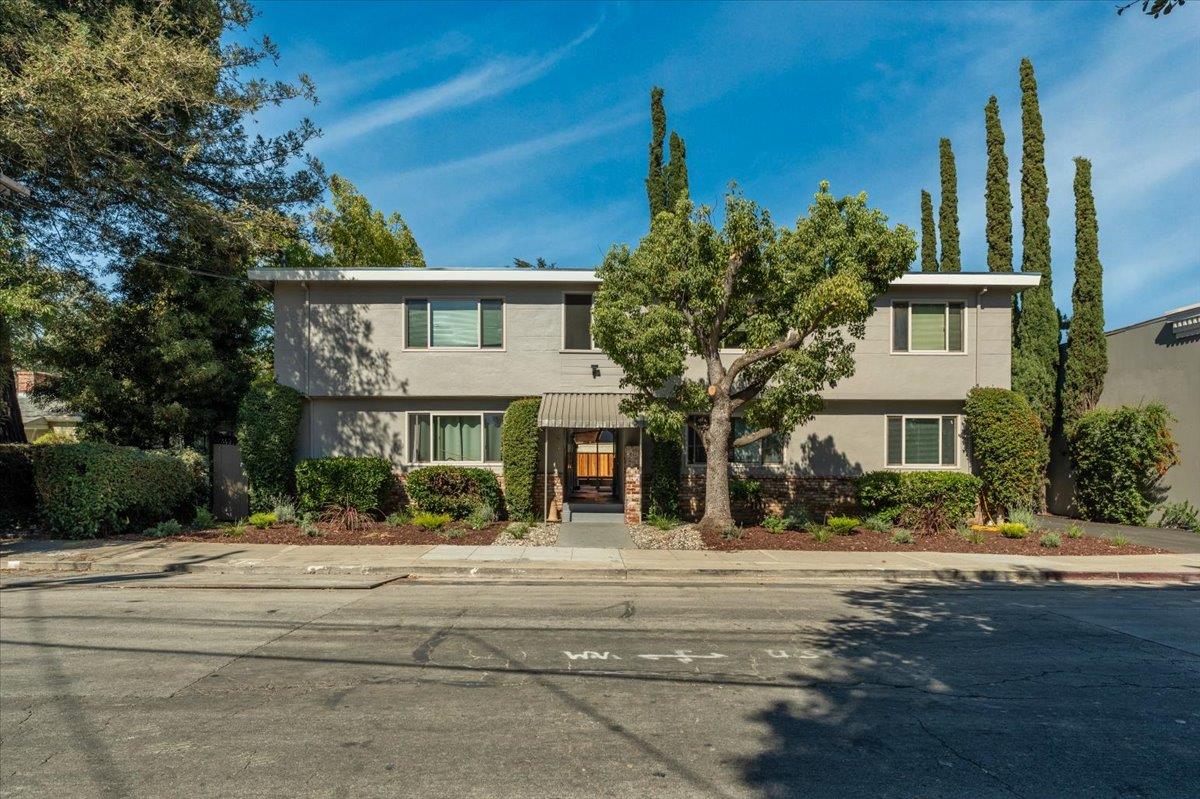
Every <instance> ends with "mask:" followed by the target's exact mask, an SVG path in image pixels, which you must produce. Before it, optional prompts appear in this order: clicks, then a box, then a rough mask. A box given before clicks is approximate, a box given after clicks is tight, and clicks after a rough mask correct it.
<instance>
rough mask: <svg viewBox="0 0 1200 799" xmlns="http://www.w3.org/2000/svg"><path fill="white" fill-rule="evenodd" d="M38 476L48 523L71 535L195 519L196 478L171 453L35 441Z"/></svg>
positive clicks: (43, 513) (92, 534)
mask: <svg viewBox="0 0 1200 799" xmlns="http://www.w3.org/2000/svg"><path fill="white" fill-rule="evenodd" d="M33 469H34V482H35V485H36V487H37V493H38V504H39V507H40V512H41V516H42V519H43V521H44V522H45V524H46V527H47V528H49V530H50V531H51V532H53V533H56V534H58V535H64V536H67V537H69V538H93V537H96V536H101V535H110V534H114V533H125V532H141V531H142V530H145V529H146V528H147V527H151V526H153V525H155V524H157V523H158V522H161V521H165V520H167V519H184V520H190V519H191V517H192V514H193V512H194V505H193V503H194V500H195V494H196V479H195V476H194V474H193V472H192V470H191V469H189V468H188V466H187V464H185V463H184V462H183V461H181V460H179V459H178V458H175V457H172V456H170V455H163V454H158V453H149V452H143V451H141V450H137V449H133V448H132V447H117V446H113V445H111V444H104V443H99V442H86V443H80V444H58V445H54V446H44V447H35V448H34V451H33Z"/></svg>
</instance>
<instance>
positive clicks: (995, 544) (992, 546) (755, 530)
mask: <svg viewBox="0 0 1200 799" xmlns="http://www.w3.org/2000/svg"><path fill="white" fill-rule="evenodd" d="M701 535H702V536H703V538H704V546H705V548H707V549H717V550H722V551H724V552H736V551H738V550H742V549H803V550H814V551H825V552H976V553H985V554H993V555H1046V556H1058V555H1158V554H1162V553H1165V552H1168V550H1165V549H1155V548H1154V547H1145V546H1141V545H1140V544H1126V545H1125V546H1122V547H1118V546H1114V545H1113V543H1112V542H1111V541H1108V540H1107V539H1104V538H1094V537H1091V536H1084V537H1083V538H1067V536H1066V535H1062V534H1060V537H1061V538H1062V546H1060V547H1058V548H1057V549H1052V548H1050V547H1043V546H1040V545H1039V544H1038V539H1039V538H1041V537H1042V532H1040V531H1030V533H1029V537H1028V538H1005V537H1004V536H1002V535H1000V534H999V533H990V532H985V533H984V534H983V541H982V542H981V543H978V544H972V543H971V542H970V541H967V540H966V539H964V538H962V537H961V536H959V535H958V533H955V532H948V533H928V534H917V533H914V534H913V542H912V543H911V544H894V543H892V534H891V533H876V532H873V531H871V530H866V529H861V528H860V529H858V530H855V531H854V532H853V533H851V534H850V535H835V536H833V537H832V538H830V539H829V540H828V541H826V542H824V543H821V542H820V541H817V540H816V539H815V538H813V537H812V534H811V533H807V532H792V531H788V532H785V533H772V532H771V531H770V530H768V529H766V528H765V527H743V528H741V537H740V538H728V539H727V538H725V537H724V536H722V535H721V534H720V533H702V534H701Z"/></svg>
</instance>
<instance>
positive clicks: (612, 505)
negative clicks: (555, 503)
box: [563, 502, 625, 524]
mask: <svg viewBox="0 0 1200 799" xmlns="http://www.w3.org/2000/svg"><path fill="white" fill-rule="evenodd" d="M563 521H564V522H587V523H604V522H608V523H612V524H624V523H625V506H624V505H622V504H621V503H620V502H564V503H563Z"/></svg>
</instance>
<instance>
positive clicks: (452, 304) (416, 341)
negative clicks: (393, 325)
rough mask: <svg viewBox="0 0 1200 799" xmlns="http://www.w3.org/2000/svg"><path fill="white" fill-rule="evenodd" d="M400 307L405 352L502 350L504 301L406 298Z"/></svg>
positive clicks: (494, 299)
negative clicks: (427, 350)
mask: <svg viewBox="0 0 1200 799" xmlns="http://www.w3.org/2000/svg"><path fill="white" fill-rule="evenodd" d="M404 307H405V313H406V314H407V319H406V320H405V328H406V331H407V346H408V348H409V349H421V350H424V349H481V348H482V349H502V348H503V347H504V300H501V299H497V298H487V299H473V298H471V299H409V300H406V301H405V305H404Z"/></svg>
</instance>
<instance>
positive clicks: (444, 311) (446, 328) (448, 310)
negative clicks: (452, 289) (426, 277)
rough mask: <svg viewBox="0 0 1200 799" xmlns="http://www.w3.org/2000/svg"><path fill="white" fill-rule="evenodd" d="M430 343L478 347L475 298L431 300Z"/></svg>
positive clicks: (442, 345) (439, 345)
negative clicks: (431, 322) (431, 333)
mask: <svg viewBox="0 0 1200 799" xmlns="http://www.w3.org/2000/svg"><path fill="white" fill-rule="evenodd" d="M429 312H430V314H431V315H432V317H433V324H431V325H430V328H431V329H432V331H433V335H432V339H433V341H432V344H433V346H435V347H478V346H479V319H478V316H477V314H478V306H477V305H476V301H475V300H431V301H430V302H429Z"/></svg>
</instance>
